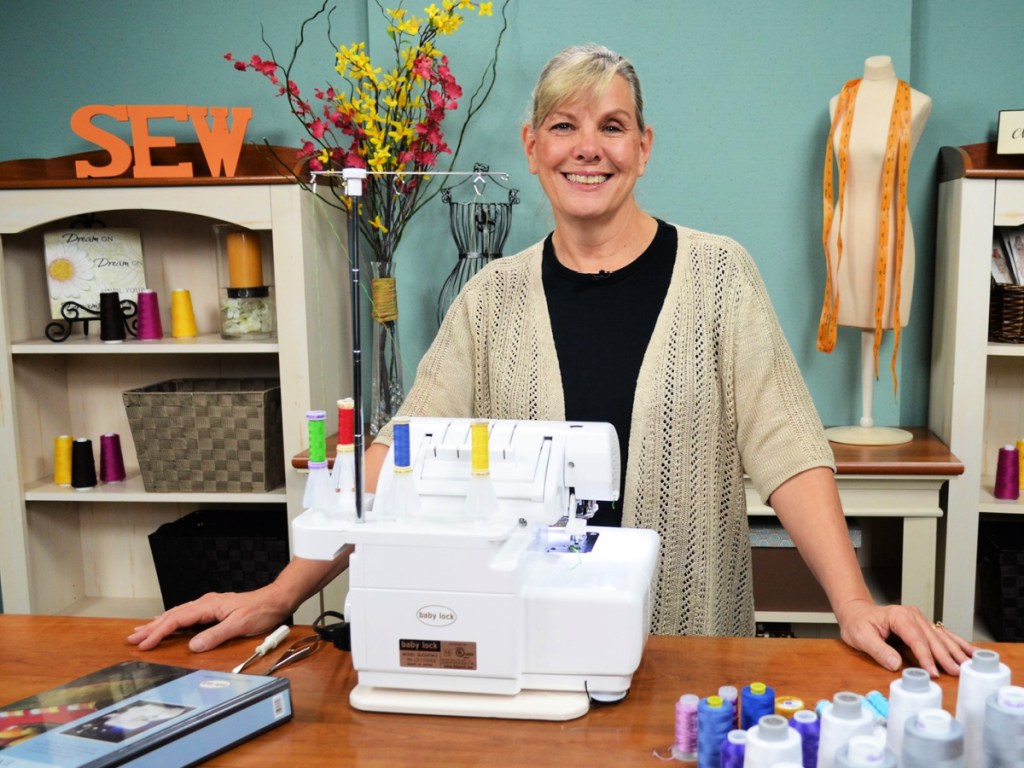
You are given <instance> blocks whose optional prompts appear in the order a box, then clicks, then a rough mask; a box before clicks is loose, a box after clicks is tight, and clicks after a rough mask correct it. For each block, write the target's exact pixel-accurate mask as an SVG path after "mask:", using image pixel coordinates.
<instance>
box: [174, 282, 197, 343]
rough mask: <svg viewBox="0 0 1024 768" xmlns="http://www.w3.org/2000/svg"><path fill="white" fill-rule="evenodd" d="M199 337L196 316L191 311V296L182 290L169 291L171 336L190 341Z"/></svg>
mask: <svg viewBox="0 0 1024 768" xmlns="http://www.w3.org/2000/svg"><path fill="white" fill-rule="evenodd" d="M198 335H199V331H198V329H197V328H196V316H195V312H194V311H193V310H192V294H191V293H189V292H188V291H187V290H186V289H184V288H175V289H174V290H173V291H171V336H173V337H174V338H176V339H191V338H194V337H195V336H198Z"/></svg>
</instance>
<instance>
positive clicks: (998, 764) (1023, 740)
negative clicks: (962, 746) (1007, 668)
mask: <svg viewBox="0 0 1024 768" xmlns="http://www.w3.org/2000/svg"><path fill="white" fill-rule="evenodd" d="M1021 766H1024V688H1021V687H1020V686H1017V685H1004V686H1003V687H1002V688H1000V689H999V690H998V691H996V692H995V693H993V694H991V695H990V696H989V697H988V700H987V701H986V702H985V731H984V735H983V736H982V740H981V768H1021Z"/></svg>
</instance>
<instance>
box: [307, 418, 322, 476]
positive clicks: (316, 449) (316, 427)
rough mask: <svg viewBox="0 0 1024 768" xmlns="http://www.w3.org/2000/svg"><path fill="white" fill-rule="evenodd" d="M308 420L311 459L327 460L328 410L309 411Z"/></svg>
mask: <svg viewBox="0 0 1024 768" xmlns="http://www.w3.org/2000/svg"><path fill="white" fill-rule="evenodd" d="M306 421H308V422H309V461H310V463H313V462H326V461H327V435H326V434H325V432H324V424H325V422H326V421H327V412H326V411H307V412H306Z"/></svg>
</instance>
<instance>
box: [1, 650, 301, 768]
mask: <svg viewBox="0 0 1024 768" xmlns="http://www.w3.org/2000/svg"><path fill="white" fill-rule="evenodd" d="M291 717H292V704H291V688H290V686H289V682H288V680H287V678H281V677H267V676H260V675H246V674H233V673H230V672H214V671H210V670H196V669H187V668H184V667H175V666H168V665H164V664H153V663H150V662H145V661H124V662H121V663H119V664H114V665H112V666H109V667H105V668H103V669H100V670H97V671H96V672H92V673H90V674H88V675H85V676H84V677H80V678H77V679H76V680H72V681H71V682H68V683H65V684H64V685H61V686H58V687H57V688H52V689H50V690H47V691H43V692H42V693H39V694H36V695H34V696H30V697H29V698H26V699H21V700H20V701H16V702H12V703H11V704H8V705H6V706H4V707H3V708H0V766H4V768H40V767H41V766H62V768H99V767H100V766H124V765H138V766H143V765H144V766H160V765H167V766H185V765H194V764H196V763H199V762H201V761H203V760H206V759H208V758H210V757H212V756H213V755H215V754H218V753H220V752H223V751H225V750H227V749H230V748H231V747H233V746H235V745H236V744H239V743H241V742H243V741H245V740H247V739H250V738H252V737H253V736H256V735H257V734H260V733H262V732H264V731H266V730H269V729H270V728H274V727H275V726H278V725H280V724H282V723H284V722H287V721H288V720H290V719H291Z"/></svg>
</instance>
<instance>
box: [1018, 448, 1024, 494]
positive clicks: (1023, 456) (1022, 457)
mask: <svg viewBox="0 0 1024 768" xmlns="http://www.w3.org/2000/svg"><path fill="white" fill-rule="evenodd" d="M1017 462H1018V465H1017V469H1018V472H1017V476H1018V477H1019V478H1020V479H1019V480H1018V481H1017V484H1018V486H1019V487H1020V490H1022V491H1024V438H1021V439H1020V440H1018V441H1017Z"/></svg>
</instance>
